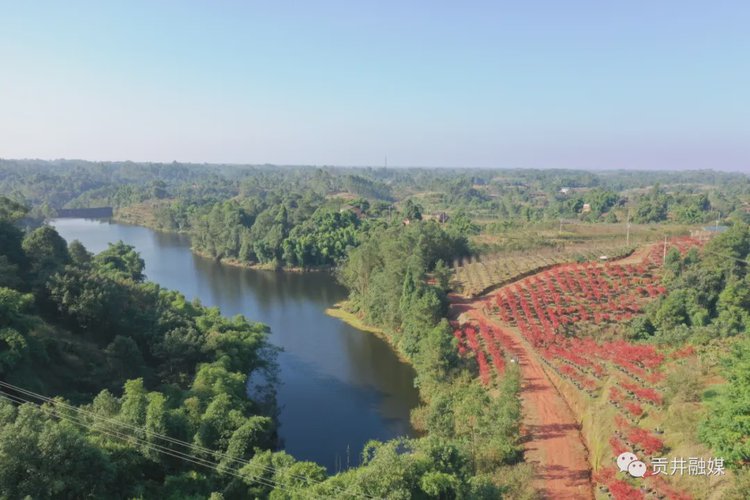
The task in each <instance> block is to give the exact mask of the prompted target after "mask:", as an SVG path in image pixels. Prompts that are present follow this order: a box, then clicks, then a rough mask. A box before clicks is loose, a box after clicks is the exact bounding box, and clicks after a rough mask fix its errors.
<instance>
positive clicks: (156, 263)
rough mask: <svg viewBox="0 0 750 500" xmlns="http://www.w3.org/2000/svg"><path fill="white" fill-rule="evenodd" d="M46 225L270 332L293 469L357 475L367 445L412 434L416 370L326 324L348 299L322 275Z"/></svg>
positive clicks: (176, 241) (131, 231) (353, 332)
mask: <svg viewBox="0 0 750 500" xmlns="http://www.w3.org/2000/svg"><path fill="white" fill-rule="evenodd" d="M52 225H53V226H54V227H55V228H56V229H57V231H58V232H59V233H60V235H61V236H62V237H63V238H65V239H66V240H68V241H72V240H74V239H77V240H79V241H80V242H81V243H83V244H84V245H85V246H86V248H87V249H88V250H89V251H92V252H100V251H101V250H104V249H105V248H107V244H108V243H110V242H112V243H114V242H116V241H118V240H122V241H124V242H125V243H127V244H129V245H133V246H134V247H135V248H136V250H137V251H138V252H139V253H140V254H141V257H142V258H143V260H144V261H145V262H146V275H147V278H148V279H149V280H150V281H154V282H156V283H159V284H160V285H161V286H163V287H165V288H169V289H173V290H178V291H180V292H182V293H183V294H184V295H185V296H187V297H188V298H189V299H193V298H198V299H200V301H201V302H202V303H203V304H204V305H207V306H218V307H219V308H220V309H221V311H222V314H224V315H226V316H233V315H235V314H243V315H244V316H246V317H247V318H248V319H250V320H252V321H259V322H262V323H265V324H267V325H269V326H270V327H271V335H270V341H271V342H272V343H273V344H275V345H277V346H279V347H281V348H282V349H283V352H282V353H281V354H280V355H279V367H280V378H281V385H280V387H279V390H278V400H279V403H280V405H281V416H280V422H281V426H280V428H279V433H280V435H281V439H282V441H283V445H284V449H285V450H286V451H287V452H289V453H290V454H292V455H294V456H295V457H296V458H297V459H299V460H313V461H315V462H318V463H320V464H321V465H324V466H326V467H327V468H328V470H329V471H330V472H336V471H338V470H342V469H345V468H346V466H347V464H351V465H352V466H354V465H357V464H358V463H359V456H360V453H361V451H362V448H363V446H364V444H365V443H366V442H367V441H369V440H370V439H378V440H387V439H391V438H394V437H397V436H412V435H413V434H414V432H413V429H412V428H411V426H410V424H409V411H410V410H411V409H412V408H414V407H415V406H416V405H417V404H418V399H419V396H418V393H417V391H416V389H415V388H414V376H415V373H414V370H413V369H412V367H411V366H409V365H408V364H406V363H403V362H401V361H400V360H399V359H398V358H397V356H396V355H395V353H394V352H393V350H392V349H391V347H390V346H389V345H388V344H387V343H386V342H385V341H383V340H381V339H380V338H378V337H377V336H375V335H373V334H372V333H367V332H363V331H361V330H358V329H356V328H354V327H352V326H349V325H348V324H346V323H343V322H342V321H340V320H338V319H335V318H332V317H330V316H327V315H326V314H325V309H326V308H328V307H330V306H331V305H333V304H334V303H336V302H338V301H340V300H342V299H344V298H346V289H345V288H343V287H342V286H341V285H340V284H338V283H337V282H336V280H335V279H334V278H333V276H331V275H330V274H327V273H322V272H321V273H318V272H314V273H288V272H278V271H261V270H255V269H242V268H237V267H231V266H227V265H224V264H220V263H218V262H216V261H214V260H211V259H206V258H203V257H198V256H196V255H194V254H193V253H192V252H191V251H190V239H189V237H187V236H185V235H176V234H165V233H160V232H157V231H153V230H151V229H147V228H143V227H138V226H130V225H124V224H117V223H112V222H108V221H99V220H87V219H86V220H84V219H56V220H54V221H52Z"/></svg>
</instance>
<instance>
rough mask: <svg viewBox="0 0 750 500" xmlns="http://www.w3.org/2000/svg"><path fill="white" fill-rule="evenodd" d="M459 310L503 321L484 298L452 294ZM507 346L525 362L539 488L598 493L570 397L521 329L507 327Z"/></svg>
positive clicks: (555, 494)
mask: <svg viewBox="0 0 750 500" xmlns="http://www.w3.org/2000/svg"><path fill="white" fill-rule="evenodd" d="M453 299H454V300H455V301H454V302H453V304H452V306H451V307H452V312H453V313H454V315H455V316H458V315H460V314H466V315H468V316H469V317H472V318H479V317H484V319H485V320H486V321H488V322H489V323H490V324H493V325H495V326H500V325H499V324H498V322H497V321H496V320H495V318H492V317H487V316H485V315H484V313H483V312H482V310H481V304H482V302H481V301H479V300H477V301H468V300H466V299H462V298H460V297H453ZM502 331H503V332H504V333H503V346H504V347H505V348H506V349H507V350H509V351H511V352H512V354H513V355H514V356H516V357H518V360H519V362H520V364H521V376H522V379H523V384H522V386H521V398H522V402H523V409H524V419H523V427H524V440H525V444H524V446H525V452H524V456H525V457H526V461H527V462H529V463H532V464H534V465H535V466H536V467H537V475H536V481H537V484H536V486H537V488H538V489H539V490H540V491H541V492H542V493H543V495H544V497H545V498H548V499H550V500H558V499H559V500H567V499H576V500H577V499H586V500H588V499H593V498H594V494H593V487H592V483H591V470H590V467H589V463H588V460H587V452H586V448H585V447H584V445H583V440H582V436H581V433H580V430H579V426H578V422H577V421H576V419H575V417H574V416H573V414H572V412H571V411H570V408H569V407H568V405H567V404H566V403H565V400H564V399H563V397H562V396H561V395H560V393H559V392H557V389H555V387H554V386H553V385H552V382H550V380H549V379H548V378H547V376H546V374H545V373H544V369H543V368H542V366H541V362H540V361H539V360H538V359H537V358H536V356H535V355H534V353H533V352H531V349H532V348H531V346H529V345H528V344H527V343H526V342H524V341H523V340H522V339H521V337H520V333H518V332H516V331H513V330H512V329H511V328H509V327H507V326H503V327H502Z"/></svg>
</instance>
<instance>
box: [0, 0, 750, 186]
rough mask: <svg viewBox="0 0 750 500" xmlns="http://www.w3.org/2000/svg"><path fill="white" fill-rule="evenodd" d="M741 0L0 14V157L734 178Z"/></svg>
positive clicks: (233, 6) (66, 8)
mask: <svg viewBox="0 0 750 500" xmlns="http://www.w3.org/2000/svg"><path fill="white" fill-rule="evenodd" d="M749 26H750V2H746V1H739V0H738V1H721V0H712V1H691V0H681V1H676V0H659V1H653V0H650V1H640V0H630V1H627V2H624V1H623V2H615V1H601V0H598V1H593V0H591V1H583V0H565V1H561V0H547V1H542V0H527V1H523V2H522V1H516V2H501V1H494V2H472V1H465V2H455V1H453V2H442V1H429V2H428V1H425V2H417V1H411V2H409V1H399V2H390V1H384V0H383V1H372V2H371V1H356V0H349V1H338V2H334V1H314V0H308V1H299V2H291V1H284V0H275V1H267V2H257V1H250V0H246V1H239V0H238V1H221V0H215V1H208V0H205V1H188V0H180V1H177V0H175V1H166V0H150V1H140V0H126V1H89V2H85V1H75V0H72V1H71V0H68V1H65V2H59V1H33V2H25V1H12V2H6V1H2V0H0V68H1V69H0V157H5V158H19V157H25V158H63V157H64V158H83V159H91V160H123V159H130V160H140V161H172V160H177V161H194V162H238V163H276V164H316V165H324V164H326V165H382V164H383V161H384V157H385V155H387V156H388V161H389V165H401V166H480V167H538V168H544V167H554V168H557V167H565V168H569V167H570V168H642V169H643V168H649V169H650V168H672V169H679V168H715V169H722V170H728V169H733V170H737V169H742V170H747V171H750V29H749V28H748V27H749Z"/></svg>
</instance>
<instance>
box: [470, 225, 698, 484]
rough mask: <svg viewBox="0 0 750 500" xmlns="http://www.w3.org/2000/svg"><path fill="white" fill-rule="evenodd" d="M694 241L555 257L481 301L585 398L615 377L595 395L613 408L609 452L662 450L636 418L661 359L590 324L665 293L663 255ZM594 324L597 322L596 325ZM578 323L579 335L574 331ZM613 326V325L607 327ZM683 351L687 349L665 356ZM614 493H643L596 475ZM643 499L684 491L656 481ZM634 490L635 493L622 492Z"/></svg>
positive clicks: (611, 319)
mask: <svg viewBox="0 0 750 500" xmlns="http://www.w3.org/2000/svg"><path fill="white" fill-rule="evenodd" d="M697 244H698V243H697V242H695V241H694V240H690V239H688V238H679V239H674V240H671V241H669V242H668V245H667V248H664V246H660V245H656V246H654V247H652V248H651V250H650V251H649V252H648V253H646V255H644V257H643V258H642V260H641V261H640V262H635V263H621V264H617V263H610V262H607V263H604V264H601V263H598V262H589V263H584V264H562V265H557V266H552V267H550V268H548V269H546V270H544V271H542V272H539V273H537V274H535V275H533V276H529V277H526V278H524V279H521V280H520V281H518V282H516V283H514V284H512V285H509V286H506V287H504V288H502V289H500V290H499V291H498V292H496V293H495V294H493V295H492V296H491V297H490V298H489V299H487V300H486V301H485V309H486V310H487V311H488V312H489V313H493V314H496V315H497V316H498V319H500V320H502V322H503V323H505V324H506V325H508V326H509V327H514V328H517V329H518V331H519V332H520V333H521V335H522V336H524V337H525V338H526V339H527V340H528V341H529V343H530V344H531V345H532V346H533V347H534V348H535V349H536V350H537V352H538V353H539V354H540V356H541V358H542V360H543V361H544V362H545V364H547V366H549V367H550V368H552V369H553V370H555V371H556V372H557V373H558V374H559V376H560V377H562V378H564V379H567V380H568V381H570V382H571V383H572V384H573V385H574V386H575V387H577V388H578V389H579V390H580V391H582V392H584V393H586V394H587V395H588V396H590V397H592V398H596V397H598V396H599V395H600V394H602V392H601V389H602V388H603V387H604V386H605V385H608V384H610V383H611V381H613V380H614V381H615V384H616V385H615V386H614V387H610V389H609V391H608V392H607V393H606V395H603V397H605V398H607V400H608V401H609V403H610V404H612V405H613V406H614V407H615V408H617V410H618V414H617V417H616V424H617V425H616V429H615V431H614V433H613V435H612V436H611V439H610V446H611V447H612V451H613V453H614V455H615V456H616V455H617V454H619V453H621V452H623V451H632V452H637V453H641V454H644V455H645V456H650V455H653V454H654V453H658V452H660V451H662V450H663V449H664V442H663V441H662V440H661V438H659V437H658V436H656V435H654V434H653V433H651V432H649V431H648V430H645V429H642V428H640V427H639V426H638V423H639V422H641V421H642V419H643V418H644V416H645V415H646V414H647V413H648V412H658V411H659V410H660V407H661V405H662V403H663V397H662V395H661V392H660V391H659V390H658V387H657V388H655V386H658V384H659V383H660V382H661V381H662V380H663V378H664V375H663V373H662V372H661V368H662V365H663V364H664V362H665V360H666V358H665V356H664V355H663V354H661V353H659V352H657V351H656V349H655V348H654V346H652V345H650V344H636V343H631V342H628V341H626V340H623V339H618V340H612V339H611V334H612V331H613V330H612V329H611V328H609V329H608V331H609V332H610V333H609V335H610V337H609V339H608V340H606V341H597V340H596V332H597V331H598V330H597V328H602V327H604V326H605V325H608V324H616V323H620V322H623V321H627V320H630V319H631V318H633V317H635V316H636V315H638V314H640V313H641V312H642V310H643V308H644V306H645V305H646V304H647V303H648V302H649V301H650V300H653V299H655V298H657V297H659V296H661V295H663V294H665V293H666V289H665V288H664V287H663V286H662V284H661V265H662V262H663V257H664V255H665V253H666V251H668V250H669V249H670V248H677V249H678V250H679V251H680V252H681V253H685V252H687V251H688V250H689V249H690V248H693V247H695V246H696V245H697ZM597 325H600V326H597ZM582 329H584V330H586V331H587V332H588V333H589V335H592V334H593V336H587V337H586V338H581V337H579V336H577V334H579V333H580V331H581V330H582ZM614 331H616V330H614ZM689 355H691V351H690V350H689V349H687V348H686V349H683V350H680V351H677V352H675V353H673V354H672V355H671V356H670V357H671V358H672V359H679V358H681V357H686V356H689ZM597 481H598V482H599V483H600V485H601V487H602V488H603V489H604V490H605V491H607V492H608V493H609V494H610V495H611V496H613V497H614V498H646V496H644V494H643V492H642V491H640V490H636V489H634V488H633V487H632V486H631V485H630V483H629V480H622V479H617V478H616V477H615V476H614V475H612V476H611V477H603V478H602V479H601V480H597ZM650 490H651V491H653V496H652V495H648V498H663V497H670V498H685V496H684V494H682V493H680V492H677V491H676V490H673V489H671V488H670V487H669V485H668V484H667V483H666V482H664V481H663V480H662V481H661V482H657V481H654V482H653V483H652V485H651V486H650ZM627 495H635V496H627Z"/></svg>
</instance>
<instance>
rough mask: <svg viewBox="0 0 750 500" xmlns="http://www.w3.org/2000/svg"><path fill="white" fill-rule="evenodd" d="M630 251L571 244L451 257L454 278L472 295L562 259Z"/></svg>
mask: <svg viewBox="0 0 750 500" xmlns="http://www.w3.org/2000/svg"><path fill="white" fill-rule="evenodd" d="M631 252H632V247H629V246H625V245H622V244H607V245H598V246H590V245H589V246H583V245H581V246H573V247H566V248H561V249H550V250H541V251H537V252H535V253H533V254H529V253H528V252H525V253H521V252H514V253H504V254H498V255H484V256H477V257H472V258H468V259H465V260H463V261H455V262H454V263H453V268H454V279H455V281H456V283H457V284H458V287H459V289H460V290H461V291H462V292H463V293H464V294H465V295H470V296H476V295H480V294H482V293H484V292H485V291H487V290H489V289H490V288H492V287H494V286H497V285H498V284H502V283H507V282H510V281H512V280H513V279H515V278H516V277H519V276H524V275H528V274H530V273H533V272H535V271H538V270H541V269H544V268H547V267H551V266H554V265H557V264H562V263H565V262H572V261H576V260H579V261H581V260H583V261H585V260H596V259H599V258H600V257H601V256H607V258H608V259H617V258H621V257H623V256H625V255H628V254H629V253H631Z"/></svg>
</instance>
